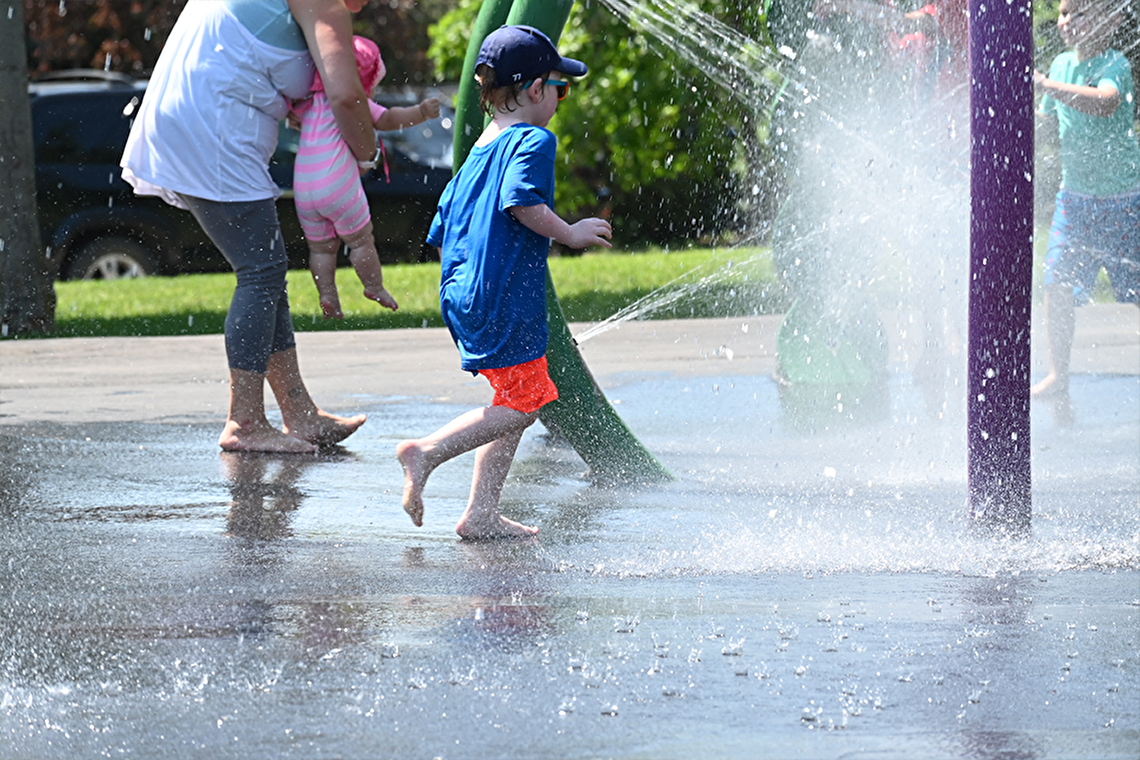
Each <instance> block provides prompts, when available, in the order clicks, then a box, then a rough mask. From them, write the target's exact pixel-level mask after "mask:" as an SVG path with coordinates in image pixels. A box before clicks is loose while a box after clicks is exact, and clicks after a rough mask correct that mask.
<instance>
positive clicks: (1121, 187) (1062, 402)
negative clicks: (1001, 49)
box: [1031, 0, 1140, 424]
mask: <svg viewBox="0 0 1140 760" xmlns="http://www.w3.org/2000/svg"><path fill="white" fill-rule="evenodd" d="M1121 7H1122V3H1121V2H1120V0H1061V6H1060V13H1059V15H1058V16H1057V28H1058V29H1059V30H1060V32H1061V39H1062V40H1064V42H1065V44H1066V45H1067V46H1068V47H1070V48H1071V49H1070V50H1068V51H1066V52H1064V53H1062V54H1061V55H1059V56H1057V58H1056V59H1055V60H1054V61H1053V65H1052V66H1051V67H1050V68H1049V75H1048V76H1046V75H1044V74H1042V73H1041V72H1039V71H1035V72H1034V73H1033V82H1034V84H1035V85H1036V86H1037V88H1038V89H1039V90H1041V91H1043V92H1044V95H1045V97H1044V98H1042V101H1041V114H1042V115H1043V116H1052V117H1056V124H1057V126H1058V127H1059V133H1060V138H1061V190H1060V192H1058V193H1057V207H1056V211H1055V212H1054V214H1053V223H1052V228H1051V229H1050V231H1049V248H1048V252H1047V253H1046V255H1045V288H1044V289H1045V299H1044V300H1045V303H1044V308H1045V321H1046V327H1047V329H1048V336H1049V374H1048V375H1046V376H1045V378H1044V379H1042V380H1041V381H1040V382H1039V383H1037V384H1036V385H1034V386H1033V388H1032V391H1031V394H1032V396H1034V397H1036V398H1049V399H1051V400H1052V401H1053V409H1054V416H1055V418H1056V419H1057V420H1058V421H1059V422H1060V423H1062V424H1069V423H1071V422H1072V409H1071V407H1070V401H1069V359H1070V355H1071V353H1072V348H1073V332H1074V329H1075V326H1076V319H1075V312H1074V306H1076V305H1083V304H1085V303H1087V302H1088V300H1089V294H1090V292H1091V291H1092V288H1093V284H1094V283H1095V282H1096V278H1097V275H1098V273H1099V272H1100V270H1101V268H1104V269H1105V270H1106V271H1107V272H1108V278H1109V281H1110V282H1111V283H1112V290H1113V293H1114V294H1115V296H1116V300H1117V301H1119V302H1122V303H1140V144H1137V141H1136V132H1135V131H1134V128H1133V119H1134V118H1135V111H1134V109H1135V103H1134V102H1133V84H1132V70H1131V67H1130V66H1129V63H1128V59H1127V58H1125V57H1124V55H1123V54H1122V53H1121V52H1120V51H1118V50H1115V49H1114V48H1112V47H1111V41H1112V36H1113V33H1114V32H1115V31H1116V28H1117V27H1118V26H1120V23H1121V22H1122V20H1123V15H1122V12H1121Z"/></svg>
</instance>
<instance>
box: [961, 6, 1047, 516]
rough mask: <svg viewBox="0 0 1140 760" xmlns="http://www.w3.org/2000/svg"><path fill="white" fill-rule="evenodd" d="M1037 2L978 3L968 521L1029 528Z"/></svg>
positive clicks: (974, 23) (973, 76)
mask: <svg viewBox="0 0 1140 760" xmlns="http://www.w3.org/2000/svg"><path fill="white" fill-rule="evenodd" d="M1032 20H1033V9H1032V2H1031V0H1014V2H1006V1H1004V0H1002V1H1001V2H998V1H997V0H970V111H971V118H970V136H971V153H970V165H971V172H970V195H971V214H970V307H969V349H968V350H969V358H968V367H967V373H968V379H967V384H966V385H967V393H968V394H969V398H968V401H967V407H966V414H967V432H966V439H967V445H968V478H969V499H970V517H971V518H973V519H974V520H975V521H976V522H977V523H979V524H984V525H986V526H987V527H994V528H1001V529H1007V530H1011V531H1024V530H1027V529H1028V528H1029V520H1030V514H1031V511H1032V507H1031V504H1032V502H1031V497H1030V490H1031V475H1030V460H1029V454H1030V450H1029V327H1030V309H1031V289H1032V281H1033V276H1032V272H1033V86H1032V81H1033V80H1032V75H1033V52H1032V51H1033V21H1032Z"/></svg>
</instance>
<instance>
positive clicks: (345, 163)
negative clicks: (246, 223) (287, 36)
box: [293, 37, 439, 319]
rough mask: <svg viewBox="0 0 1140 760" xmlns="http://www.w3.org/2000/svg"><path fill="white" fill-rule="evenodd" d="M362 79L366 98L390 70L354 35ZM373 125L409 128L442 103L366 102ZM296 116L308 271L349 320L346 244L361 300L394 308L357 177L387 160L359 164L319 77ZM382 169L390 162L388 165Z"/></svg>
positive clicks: (325, 306)
mask: <svg viewBox="0 0 1140 760" xmlns="http://www.w3.org/2000/svg"><path fill="white" fill-rule="evenodd" d="M353 47H354V48H355V52H356V65H357V68H358V69H359V71H360V81H361V83H362V84H363V85H364V89H365V91H366V92H368V93H372V91H373V90H374V89H375V88H376V85H377V83H379V81H380V80H381V79H383V78H384V74H385V73H386V69H385V68H384V61H383V59H382V58H381V57H380V50H379V48H377V47H376V44H375V43H374V42H372V41H371V40H368V39H365V38H364V37H354V38H353ZM368 105H369V108H370V109H371V111H372V124H373V126H374V127H375V128H376V129H378V130H381V131H388V130H394V129H404V128H406V127H412V126H415V125H416V124H422V123H423V122H425V121H428V120H429V119H434V118H436V117H437V116H439V100H438V99H436V98H428V99H427V100H425V101H423V102H422V103H420V104H419V105H418V106H406V107H400V108H385V107H384V106H382V105H380V104H378V103H376V102H375V101H369V103H368ZM293 111H294V113H296V114H297V115H298V116H299V117H300V121H301V144H300V147H299V148H298V150H297V161H296V164H295V165H294V175H293V192H294V199H295V202H296V204H297V216H298V218H299V219H300V221H301V229H302V230H303V231H304V233H305V239H306V241H307V242H308V244H309V269H310V271H311V272H312V273H313V281H314V282H315V283H316V285H317V292H318V293H319V294H320V299H321V311H322V312H323V313H324V315H325V318H326V319H330V318H335V319H341V318H343V317H344V314H343V312H342V311H341V308H340V298H339V296H338V295H337V289H336V255H337V251H338V250H339V249H340V242H341V241H342V240H343V241H344V243H345V245H347V246H348V258H349V261H351V262H352V266H353V268H354V269H355V270H356V274H357V276H358V277H360V282H361V283H363V285H364V295H365V296H366V297H367V298H370V299H372V300H373V301H376V302H377V303H379V304H380V305H381V306H385V307H387V308H389V309H393V310H394V309H396V308H397V304H396V299H394V298H393V297H392V294H391V293H389V292H388V291H387V290H385V288H384V275H383V273H382V272H381V269H380V257H379V255H378V254H377V252H376V240H375V238H374V237H373V235H372V218H371V215H370V213H369V209H368V200H367V199H366V198H365V196H364V188H363V187H362V186H361V183H360V175H361V174H364V173H367V172H368V171H369V170H371V169H373V168H375V166H376V162H377V159H381V160H382V159H383V153H382V150H383V148H382V146H381V147H380V148H378V149H377V151H376V156H375V157H374V158H373V159H372V160H371V161H357V160H356V159H355V158H354V157H353V155H352V152H351V151H350V150H349V147H348V144H347V143H346V142H345V141H344V139H343V138H342V137H341V134H340V131H339V130H338V129H337V125H336V119H335V118H334V117H333V112H332V108H331V107H330V106H329V101H328V97H327V96H326V95H325V91H324V84H323V83H322V82H321V77H320V74H314V75H313V87H312V98H311V99H310V100H308V101H303V102H301V103H296V104H294V106H293ZM384 168H385V172H386V171H387V163H386V162H385V166H384Z"/></svg>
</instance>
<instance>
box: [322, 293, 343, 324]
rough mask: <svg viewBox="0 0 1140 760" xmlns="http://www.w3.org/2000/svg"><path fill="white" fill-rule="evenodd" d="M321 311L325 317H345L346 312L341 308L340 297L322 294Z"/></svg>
mask: <svg viewBox="0 0 1140 760" xmlns="http://www.w3.org/2000/svg"><path fill="white" fill-rule="evenodd" d="M321 313H322V314H324V315H325V319H344V312H342V311H341V310H340V299H339V298H337V297H336V296H333V297H332V298H327V297H325V296H321Z"/></svg>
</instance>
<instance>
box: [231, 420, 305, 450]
mask: <svg viewBox="0 0 1140 760" xmlns="http://www.w3.org/2000/svg"><path fill="white" fill-rule="evenodd" d="M218 445H219V446H221V447H222V450H223V451H259V452H266V453H274V454H312V453H314V452H315V451H316V450H317V447H316V446H314V445H313V444H312V443H309V442H308V441H304V440H301V439H300V438H296V437H294V436H292V435H288V434H286V433H282V432H281V431H280V430H278V429H276V428H274V427H272V426H270V425H268V424H265V423H247V424H245V425H241V424H239V423H237V422H235V421H233V420H229V421H228V422H226V426H225V428H223V429H222V434H221V435H220V436H219V437H218Z"/></svg>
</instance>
